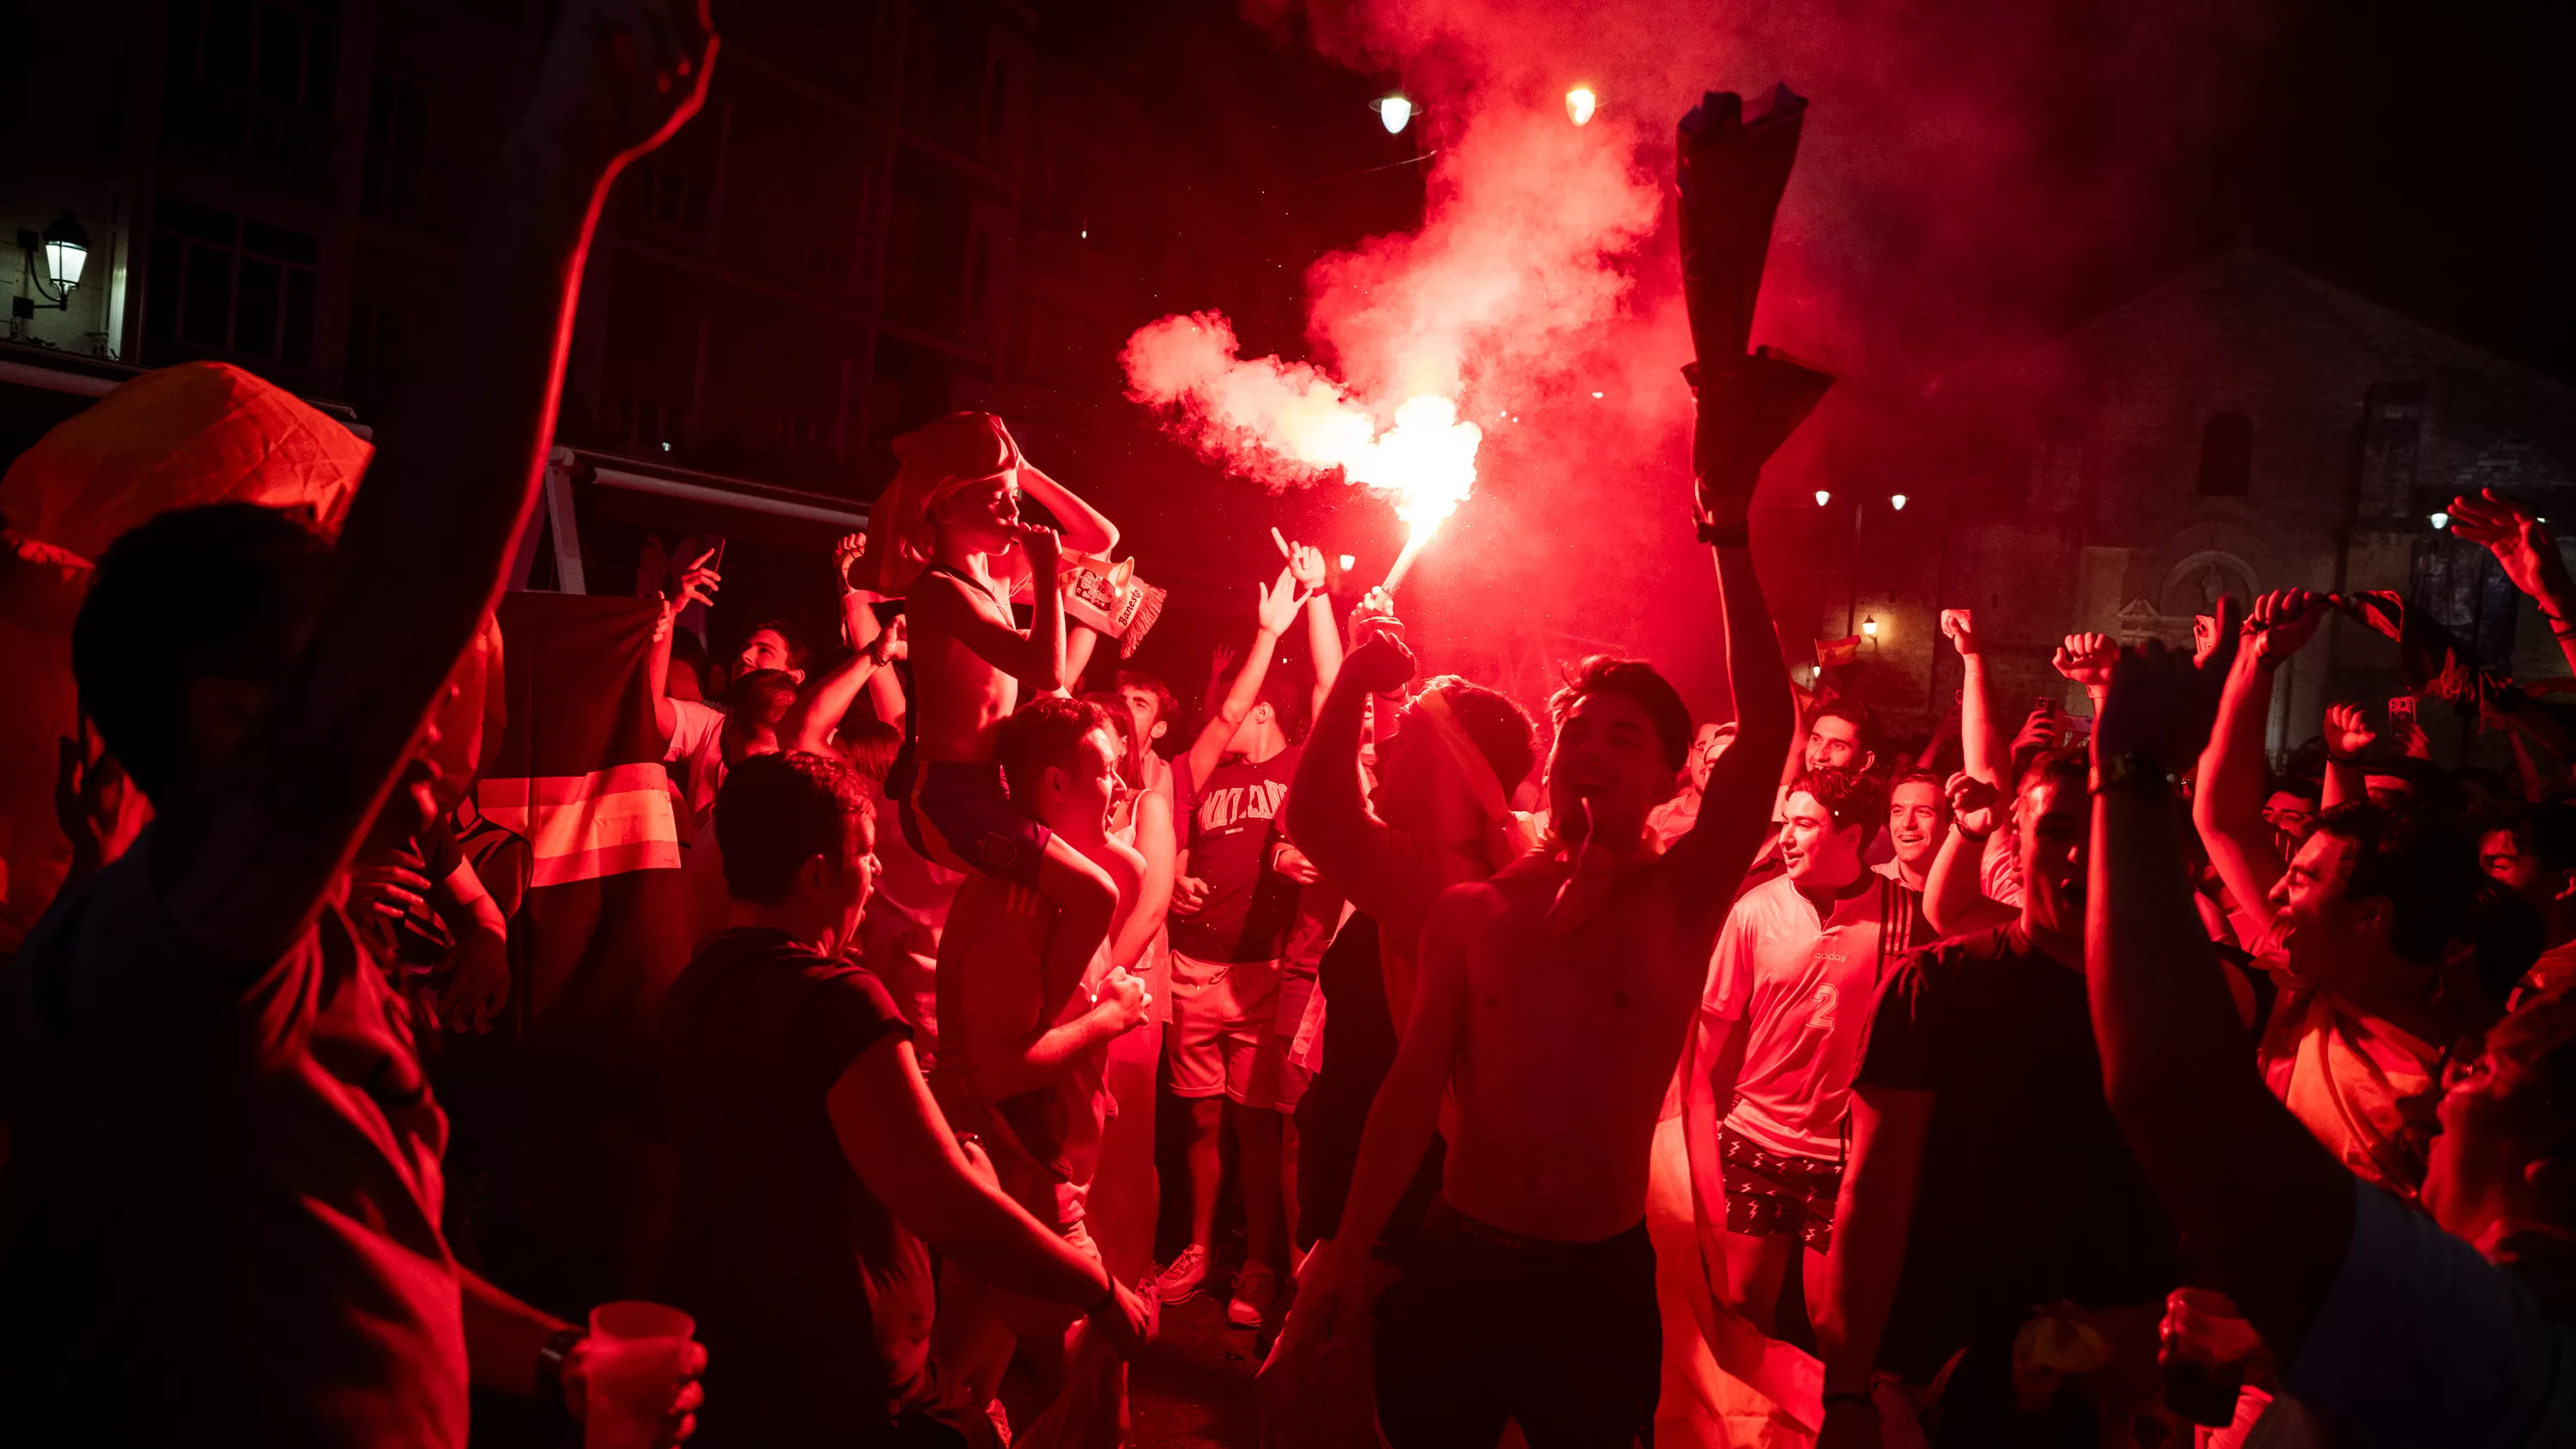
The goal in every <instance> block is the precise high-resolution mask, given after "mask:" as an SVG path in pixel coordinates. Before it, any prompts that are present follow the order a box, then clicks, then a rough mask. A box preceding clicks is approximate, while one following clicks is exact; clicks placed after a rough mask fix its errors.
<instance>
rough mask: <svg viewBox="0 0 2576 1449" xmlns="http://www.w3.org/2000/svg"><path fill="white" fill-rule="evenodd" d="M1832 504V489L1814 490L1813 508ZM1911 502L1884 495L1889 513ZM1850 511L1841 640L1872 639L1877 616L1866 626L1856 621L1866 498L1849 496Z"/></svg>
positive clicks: (1858, 613)
mask: <svg viewBox="0 0 2576 1449" xmlns="http://www.w3.org/2000/svg"><path fill="white" fill-rule="evenodd" d="M1833 501H1834V495H1833V490H1832V489H1830V488H1819V489H1817V490H1816V506H1817V507H1818V508H1825V507H1830V506H1831V505H1832V503H1833ZM1910 501H1911V500H1910V499H1908V498H1907V497H1906V496H1905V495H1904V494H1902V493H1890V494H1889V495H1887V506H1888V508H1889V509H1890V510H1891V511H1893V512H1897V513H1903V512H1904V511H1905V505H1906V504H1907V503H1908V502H1910ZM1851 510H1852V546H1851V566H1850V569H1849V571H1848V573H1849V577H1848V579H1847V584H1848V588H1847V591H1846V592H1845V594H1844V596H1843V635H1844V637H1846V638H1849V637H1850V636H1852V635H1854V634H1860V635H1863V636H1865V637H1868V638H1872V639H1875V638H1877V637H1878V616H1877V615H1875V614H1872V615H1871V616H1870V617H1869V621H1868V622H1867V623H1865V624H1864V623H1861V622H1859V619H1860V529H1861V520H1862V519H1863V518H1864V517H1865V516H1867V514H1868V511H1869V504H1868V500H1867V497H1866V496H1865V495H1863V494H1858V493H1855V494H1853V495H1852V505H1851Z"/></svg>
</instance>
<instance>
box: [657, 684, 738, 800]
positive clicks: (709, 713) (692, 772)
mask: <svg viewBox="0 0 2576 1449" xmlns="http://www.w3.org/2000/svg"><path fill="white" fill-rule="evenodd" d="M671 708H672V710H673V711H674V712H675V714H676V718H675V719H674V721H673V723H672V726H671V742H670V743H669V744H667V745H664V746H663V747H662V763H663V764H666V765H686V766H687V767H688V772H689V779H688V788H689V814H690V816H691V817H692V819H693V821H694V822H695V826H696V828H697V829H700V830H704V829H706V828H707V822H708V820H709V818H710V812H711V811H713V810H714V809H715V808H716V791H717V790H718V789H720V788H721V787H722V786H723V785H724V773H725V760H724V722H725V713H724V711H723V710H720V709H718V708H716V707H715V706H714V705H711V704H700V703H699V702H698V701H696V700H694V699H675V700H672V701H671Z"/></svg>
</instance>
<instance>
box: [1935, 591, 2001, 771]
mask: <svg viewBox="0 0 2576 1449" xmlns="http://www.w3.org/2000/svg"><path fill="white" fill-rule="evenodd" d="M1941 632H1942V633H1943V634H1945V635H1948V636H1949V639H1950V644H1951V647H1953V648H1955V649H1957V650H1958V651H1959V752H1960V757H1961V759H1962V761H1963V766H1964V768H1965V769H1966V770H1967V772H1968V773H1969V774H1971V775H1974V776H1976V777H1977V778H1978V779H1980V780H1983V781H1985V782H1986V783H1987V784H1989V785H1992V786H1994V787H1995V788H1996V789H1998V790H2000V789H2003V788H2004V787H2005V785H2006V783H2007V782H2006V781H2005V779H2004V764H2005V761H2006V760H2007V759H2008V758H2009V756H2007V755H2006V753H2005V746H2004V737H2003V734H2002V732H2001V729H2000V725H1999V722H1998V721H1997V719H1996V716H1995V711H1994V702H1993V701H1992V700H1991V699H1989V698H1988V697H1987V694H1986V652H1985V648H1984V646H1982V645H1980V644H1979V643H1978V642H1977V621H1976V614H1975V611H1973V610H1969V609H1943V610H1942V611H1941Z"/></svg>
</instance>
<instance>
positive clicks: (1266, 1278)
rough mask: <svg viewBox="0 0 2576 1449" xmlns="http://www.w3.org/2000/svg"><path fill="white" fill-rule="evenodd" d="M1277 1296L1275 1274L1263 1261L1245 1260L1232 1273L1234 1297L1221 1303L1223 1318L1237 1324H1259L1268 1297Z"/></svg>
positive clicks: (1268, 1304)
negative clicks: (1238, 1268) (1248, 1261)
mask: <svg viewBox="0 0 2576 1449" xmlns="http://www.w3.org/2000/svg"><path fill="white" fill-rule="evenodd" d="M1278 1296H1279V1275H1278V1274H1276V1273H1274V1272H1272V1271H1270V1268H1269V1266H1268V1265H1267V1264H1262V1263H1247V1264H1245V1265H1244V1269H1243V1271H1242V1272H1240V1273H1237V1274H1235V1275H1234V1297H1233V1298H1232V1299H1231V1300H1230V1301H1228V1302H1227V1304H1226V1305H1225V1321H1226V1322H1228V1323H1231V1324H1233V1325H1234V1326H1235V1327H1237V1328H1259V1327H1260V1326H1261V1318H1262V1315H1263V1314H1266V1313H1268V1312H1269V1311H1270V1301H1271V1300H1272V1299H1274V1298H1276V1297H1278Z"/></svg>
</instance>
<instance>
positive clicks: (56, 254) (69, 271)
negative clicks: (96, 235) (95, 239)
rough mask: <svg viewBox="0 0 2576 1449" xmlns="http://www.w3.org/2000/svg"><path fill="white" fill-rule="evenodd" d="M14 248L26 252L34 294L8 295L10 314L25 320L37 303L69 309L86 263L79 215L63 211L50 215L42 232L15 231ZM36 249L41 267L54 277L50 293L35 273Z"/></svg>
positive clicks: (85, 234)
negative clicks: (25, 295) (42, 265)
mask: <svg viewBox="0 0 2576 1449" xmlns="http://www.w3.org/2000/svg"><path fill="white" fill-rule="evenodd" d="M18 250H19V251H21V252H23V253H25V254H26V258H27V263H26V266H27V284H28V285H29V286H30V287H32V288H33V289H34V290H35V295H34V296H32V297H12V298H10V299H9V313H10V316H11V317H13V318H15V319H16V320H18V321H20V322H26V321H29V320H32V319H33V318H34V317H35V315H36V309H37V308H39V307H44V308H49V309H51V310H53V311H56V312H66V311H69V310H71V305H72V289H73V288H75V287H78V286H79V285H80V279H81V272H82V270H83V269H84V268H86V267H87V266H88V264H89V230H88V228H86V227H84V226H82V225H81V224H80V218H79V217H76V216H74V215H72V214H71V213H70V212H68V211H66V212H64V213H63V214H62V215H60V216H58V217H56V218H54V221H53V224H52V225H50V226H48V227H46V228H45V229H44V231H43V233H42V234H38V233H36V232H32V231H21V232H19V233H18ZM40 250H41V251H42V252H43V253H44V257H45V271H46V272H47V274H49V275H50V276H52V277H53V279H54V290H53V292H52V293H51V294H48V293H47V292H46V291H45V284H44V283H43V282H42V281H41V280H39V279H38V278H37V276H36V254H37V252H38V251H40Z"/></svg>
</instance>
